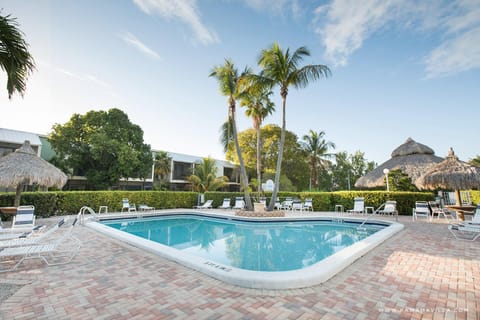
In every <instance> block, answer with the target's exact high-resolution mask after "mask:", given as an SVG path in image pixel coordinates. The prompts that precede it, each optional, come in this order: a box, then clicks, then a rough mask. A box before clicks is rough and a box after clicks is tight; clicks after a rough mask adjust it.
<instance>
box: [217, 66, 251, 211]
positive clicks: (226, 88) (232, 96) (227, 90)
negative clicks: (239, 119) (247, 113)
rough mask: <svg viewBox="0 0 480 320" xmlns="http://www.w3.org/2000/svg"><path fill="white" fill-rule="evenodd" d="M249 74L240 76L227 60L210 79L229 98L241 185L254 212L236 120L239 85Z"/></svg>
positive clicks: (229, 111) (229, 110) (247, 205)
mask: <svg viewBox="0 0 480 320" xmlns="http://www.w3.org/2000/svg"><path fill="white" fill-rule="evenodd" d="M249 73H250V70H249V69H248V68H245V70H244V71H243V72H242V73H241V74H240V75H239V74H238V70H237V69H236V68H235V65H234V64H233V62H232V61H230V60H228V59H225V63H224V64H223V65H219V66H216V67H214V68H213V70H212V72H211V73H210V77H215V78H216V79H217V81H218V84H219V86H220V92H221V93H222V94H223V95H224V96H227V97H228V118H229V119H230V120H231V124H232V135H233V142H234V144H235V149H236V151H237V156H238V162H239V163H240V175H241V185H242V187H243V192H244V195H245V205H246V207H247V210H252V209H253V207H252V201H251V199H250V194H249V191H248V177H247V170H246V169H245V164H244V162H243V157H242V152H241V150H240V145H239V144H238V136H237V124H236V120H235V118H236V100H237V99H238V97H239V96H240V94H241V87H240V85H239V82H240V78H241V77H243V76H245V75H247V74H249Z"/></svg>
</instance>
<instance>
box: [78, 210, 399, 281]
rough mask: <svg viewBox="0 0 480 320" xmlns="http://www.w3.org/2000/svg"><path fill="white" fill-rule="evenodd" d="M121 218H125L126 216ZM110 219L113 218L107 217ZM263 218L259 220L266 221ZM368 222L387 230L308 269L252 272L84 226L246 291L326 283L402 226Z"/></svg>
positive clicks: (100, 227)
mask: <svg viewBox="0 0 480 320" xmlns="http://www.w3.org/2000/svg"><path fill="white" fill-rule="evenodd" d="M181 213H184V214H188V215H191V214H195V212H193V211H190V210H184V211H183V212H179V211H178V210H175V211H163V212H162V213H158V212H156V215H163V214H168V215H170V214H181ZM198 214H201V215H209V216H211V217H222V218H227V219H232V218H234V219H235V220H242V221H252V220H258V218H257V219H255V218H253V219H252V218H248V217H238V216H235V217H232V216H231V215H222V214H219V213H218V212H216V213H215V214H211V215H210V214H209V213H208V212H205V211H202V212H201V213H200V212H198ZM121 217H123V218H125V217H126V216H125V215H122V216H121ZM109 218H113V217H109ZM267 219H268V220H270V219H271V220H273V221H294V220H337V221H338V219H342V220H343V221H354V220H357V221H363V220H365V217H363V218H356V217H335V216H321V217H305V216H303V217H283V218H267ZM267 219H266V218H262V219H261V220H267ZM368 222H369V223H381V224H387V225H389V226H388V227H386V228H384V229H382V230H380V231H378V232H376V233H374V234H372V235H371V236H369V237H367V238H365V239H363V240H361V241H359V242H356V243H354V244H353V245H351V246H348V247H346V248H344V249H342V250H340V251H338V252H336V253H334V254H333V255H331V256H329V257H327V258H325V259H323V260H321V261H319V262H317V263H315V264H313V265H311V266H309V267H306V268H304V269H299V270H292V271H274V272H271V271H270V272H265V271H251V270H244V269H239V268H235V267H231V266H226V265H223V264H220V263H217V262H214V261H211V260H208V259H205V258H201V257H198V256H195V255H192V254H189V253H186V252H182V251H179V250H177V249H174V248H171V247H168V246H166V245H163V244H160V243H157V242H154V241H150V240H147V239H143V238H141V237H137V236H135V235H132V234H129V233H126V232H123V231H120V230H117V229H114V228H111V227H107V226H105V225H103V224H101V223H98V222H95V221H93V219H89V220H88V221H87V222H86V225H87V226H88V227H90V228H92V229H94V230H97V231H99V232H101V233H103V234H105V235H108V236H110V237H112V238H115V239H118V240H120V241H123V242H126V243H128V244H130V245H133V246H135V247H138V248H141V249H143V250H146V251H148V252H152V253H154V254H156V255H158V256H161V257H164V258H167V259H169V260H172V261H175V262H177V263H179V264H181V265H184V266H186V267H189V268H191V269H194V270H197V271H200V272H202V273H204V274H206V275H209V276H211V277H213V278H215V279H218V280H221V281H224V282H227V283H230V284H233V285H237V286H241V287H246V288H255V289H295V288H304V287H310V286H313V285H317V284H320V283H323V282H325V281H327V280H328V279H330V278H332V277H333V276H335V275H336V274H337V273H339V272H340V271H342V270H343V269H345V268H346V267H348V266H349V265H351V264H352V263H353V262H354V261H355V260H357V259H359V258H360V257H362V256H363V255H365V254H366V253H367V252H369V251H370V250H372V249H373V248H375V247H376V246H378V245H380V244H381V243H382V242H384V241H385V240H387V239H388V238H390V237H392V236H393V235H394V234H396V233H397V232H399V231H401V230H402V229H403V228H404V226H403V224H400V223H398V222H392V221H384V220H380V219H371V217H370V218H369V219H368Z"/></svg>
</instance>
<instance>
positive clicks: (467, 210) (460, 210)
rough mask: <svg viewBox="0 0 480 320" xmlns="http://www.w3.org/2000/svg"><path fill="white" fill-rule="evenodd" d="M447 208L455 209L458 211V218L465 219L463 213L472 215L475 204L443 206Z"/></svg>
mask: <svg viewBox="0 0 480 320" xmlns="http://www.w3.org/2000/svg"><path fill="white" fill-rule="evenodd" d="M445 207H446V208H447V209H449V210H452V211H457V213H458V219H459V220H462V221H464V220H465V214H469V215H473V213H474V211H475V208H476V207H475V206H470V205H462V206H458V205H448V206H445Z"/></svg>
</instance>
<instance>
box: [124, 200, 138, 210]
mask: <svg viewBox="0 0 480 320" xmlns="http://www.w3.org/2000/svg"><path fill="white" fill-rule="evenodd" d="M123 211H126V212H132V211H135V212H137V207H136V206H135V204H130V202H129V201H128V199H122V212H123Z"/></svg>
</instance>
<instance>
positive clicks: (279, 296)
mask: <svg viewBox="0 0 480 320" xmlns="http://www.w3.org/2000/svg"><path fill="white" fill-rule="evenodd" d="M399 220H400V221H399V222H401V223H403V224H404V225H405V229H404V230H403V231H401V232H400V233H398V234H396V235H395V236H393V237H392V238H390V239H389V240H387V241H386V242H385V243H383V244H382V245H380V246H379V247H377V248H375V249H374V250H373V251H371V252H369V253H368V254H366V255H365V256H363V257H362V258H360V259H359V260H357V261H356V262H355V263H354V264H353V265H351V266H350V267H348V268H346V269H345V270H344V271H342V272H340V273H339V274H338V275H336V276H335V277H333V278H332V279H330V280H329V281H327V282H325V283H323V284H321V285H317V286H314V287H309V288H304V289H295V290H256V289H245V288H240V287H236V286H233V285H229V284H226V283H223V282H221V281H218V280H215V279H212V278H210V277H208V276H206V275H204V274H202V273H200V272H197V271H194V270H191V269H189V268H186V267H184V266H181V265H179V264H177V263H174V262H171V261H168V260H166V259H164V258H161V257H158V256H156V255H153V254H150V253H147V252H144V251H142V250H140V249H138V248H135V247H132V246H130V245H127V244H124V243H121V242H119V241H116V240H113V239H110V238H107V237H106V236H104V235H101V234H99V233H96V232H95V231H93V230H91V229H89V228H86V227H79V228H77V229H76V231H75V232H76V236H77V237H79V238H80V239H81V240H82V241H83V246H82V248H81V250H80V252H79V254H78V255H77V256H76V257H75V258H74V260H73V261H72V262H71V263H70V264H67V265H60V266H50V267H47V266H46V265H45V264H43V262H41V261H36V260H30V261H26V262H24V263H23V264H22V265H21V266H20V267H19V269H17V270H16V271H14V272H7V273H3V274H0V288H5V287H6V286H14V287H18V288H19V289H18V290H17V291H16V292H14V294H13V295H11V296H9V297H7V298H4V299H3V301H0V318H1V319H14V320H17V319H176V318H180V319H182V318H188V319H406V318H412V319H480V240H477V241H475V242H467V241H456V240H455V239H454V238H453V236H452V235H451V234H450V232H449V231H448V230H447V226H446V222H445V221H444V220H438V221H437V220H435V221H434V223H426V222H425V221H420V222H415V223H412V222H411V217H403V216H401V217H400V219H399ZM2 290H3V289H2ZM1 296H2V295H0V297H1Z"/></svg>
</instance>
